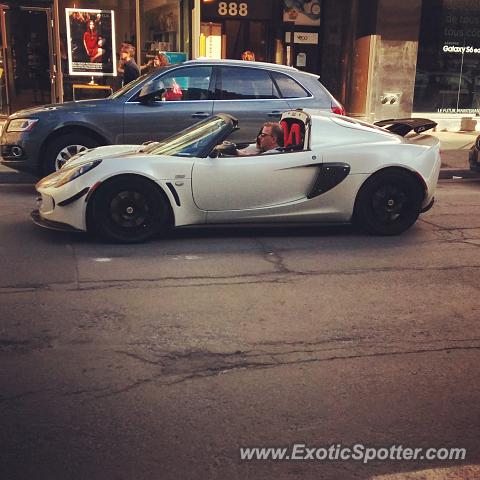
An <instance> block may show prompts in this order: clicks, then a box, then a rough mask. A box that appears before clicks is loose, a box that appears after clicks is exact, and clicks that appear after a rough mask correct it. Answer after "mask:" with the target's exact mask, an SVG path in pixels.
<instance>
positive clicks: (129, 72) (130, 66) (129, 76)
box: [118, 44, 140, 85]
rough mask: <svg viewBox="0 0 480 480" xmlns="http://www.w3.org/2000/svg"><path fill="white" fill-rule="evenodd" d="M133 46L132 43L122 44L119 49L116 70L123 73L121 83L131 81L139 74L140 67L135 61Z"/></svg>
mask: <svg viewBox="0 0 480 480" xmlns="http://www.w3.org/2000/svg"><path fill="white" fill-rule="evenodd" d="M134 56H135V48H134V47H133V45H130V44H124V45H123V46H122V50H121V51H120V65H119V66H118V71H119V72H120V73H123V84H124V85H126V84H127V83H130V82H133V80H135V79H137V78H138V77H139V76H140V69H139V68H138V65H137V64H136V63H135V60H134V58H133V57H134Z"/></svg>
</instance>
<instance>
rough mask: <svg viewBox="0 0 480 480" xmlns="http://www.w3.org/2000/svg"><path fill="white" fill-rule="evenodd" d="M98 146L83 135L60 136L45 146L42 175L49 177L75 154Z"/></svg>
mask: <svg viewBox="0 0 480 480" xmlns="http://www.w3.org/2000/svg"><path fill="white" fill-rule="evenodd" d="M98 146H99V143H98V142H97V141H96V140H94V139H93V138H92V137H90V136H88V135H85V134H76V133H69V134H66V135H62V136H61V137H58V138H56V139H55V140H53V142H52V143H50V144H49V145H48V146H47V149H46V154H45V159H44V161H43V164H42V173H43V174H44V175H49V174H50V173H52V172H56V171H57V170H60V168H61V167H62V166H63V165H64V163H65V162H66V161H67V160H70V158H72V157H73V156H74V155H76V154H77V153H80V152H82V151H83V150H87V149H88V148H94V147H98Z"/></svg>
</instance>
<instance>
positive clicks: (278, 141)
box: [237, 122, 283, 157]
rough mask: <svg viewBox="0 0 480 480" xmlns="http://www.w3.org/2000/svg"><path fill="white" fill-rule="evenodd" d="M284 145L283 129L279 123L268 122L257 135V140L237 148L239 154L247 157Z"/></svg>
mask: <svg viewBox="0 0 480 480" xmlns="http://www.w3.org/2000/svg"><path fill="white" fill-rule="evenodd" d="M282 145H283V130H282V127H281V126H280V124H279V123H276V122H266V123H264V124H263V127H262V129H261V131H260V133H259V134H258V136H257V142H256V143H252V144H251V145H249V146H248V147H246V148H242V149H241V150H237V155H239V156H240V157H245V156H249V155H261V154H262V153H267V152H271V151H272V150H275V149H276V148H278V147H280V146H282Z"/></svg>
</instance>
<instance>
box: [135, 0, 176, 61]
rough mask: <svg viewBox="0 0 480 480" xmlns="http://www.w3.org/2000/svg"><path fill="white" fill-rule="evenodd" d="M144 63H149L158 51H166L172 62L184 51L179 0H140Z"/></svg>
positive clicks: (141, 43)
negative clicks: (174, 54)
mask: <svg viewBox="0 0 480 480" xmlns="http://www.w3.org/2000/svg"><path fill="white" fill-rule="evenodd" d="M140 18H141V20H140V21H141V24H140V31H141V34H140V36H141V42H140V45H141V49H142V64H144V65H145V64H148V62H149V61H152V59H153V57H154V56H155V55H156V54H157V53H158V52H165V53H166V54H167V57H168V59H169V61H170V63H173V62H175V59H176V58H177V56H173V55H170V54H169V52H170V53H173V52H181V51H182V41H181V35H180V30H181V28H180V25H181V24H180V18H181V15H180V2H179V0H140Z"/></svg>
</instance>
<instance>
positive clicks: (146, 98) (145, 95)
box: [138, 88, 165, 105]
mask: <svg viewBox="0 0 480 480" xmlns="http://www.w3.org/2000/svg"><path fill="white" fill-rule="evenodd" d="M163 92H165V89H164V88H162V89H160V90H157V91H155V92H151V91H146V92H144V91H143V88H142V90H140V93H139V95H138V101H139V102H140V103H142V104H144V105H146V104H149V103H152V102H154V101H155V98H156V97H161V96H162V94H163Z"/></svg>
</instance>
